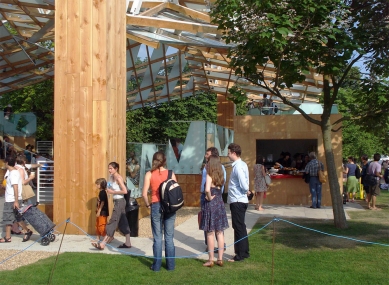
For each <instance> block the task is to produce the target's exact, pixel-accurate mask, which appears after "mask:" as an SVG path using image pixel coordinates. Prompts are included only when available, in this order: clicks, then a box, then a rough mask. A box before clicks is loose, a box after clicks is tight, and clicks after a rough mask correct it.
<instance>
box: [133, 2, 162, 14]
mask: <svg viewBox="0 0 389 285" xmlns="http://www.w3.org/2000/svg"><path fill="white" fill-rule="evenodd" d="M166 7H167V3H161V4H159V5H157V6H155V7H153V8H150V9H148V10H146V11H144V12H142V13H140V14H139V15H141V16H154V15H156V14H158V13H159V12H161V11H162V10H164V9H166Z"/></svg>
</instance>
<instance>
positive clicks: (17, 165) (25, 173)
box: [15, 164, 28, 183]
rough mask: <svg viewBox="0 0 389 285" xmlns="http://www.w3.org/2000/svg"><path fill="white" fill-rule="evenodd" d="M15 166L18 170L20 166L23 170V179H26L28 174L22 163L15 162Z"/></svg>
mask: <svg viewBox="0 0 389 285" xmlns="http://www.w3.org/2000/svg"><path fill="white" fill-rule="evenodd" d="M15 168H16V169H17V170H19V169H20V168H22V169H23V172H24V180H27V179H28V174H27V171H26V168H25V167H24V166H23V165H20V164H16V165H15ZM22 183H23V179H22Z"/></svg>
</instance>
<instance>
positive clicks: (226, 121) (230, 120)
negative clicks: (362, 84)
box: [217, 94, 235, 129]
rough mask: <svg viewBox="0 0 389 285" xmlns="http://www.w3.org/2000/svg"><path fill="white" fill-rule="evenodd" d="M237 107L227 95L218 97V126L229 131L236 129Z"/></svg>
mask: <svg viewBox="0 0 389 285" xmlns="http://www.w3.org/2000/svg"><path fill="white" fill-rule="evenodd" d="M234 115H235V105H234V103H233V102H232V101H229V100H227V98H226V96H225V95H220V94H218V95H217V124H218V125H220V126H223V127H226V128H229V129H233V128H234Z"/></svg>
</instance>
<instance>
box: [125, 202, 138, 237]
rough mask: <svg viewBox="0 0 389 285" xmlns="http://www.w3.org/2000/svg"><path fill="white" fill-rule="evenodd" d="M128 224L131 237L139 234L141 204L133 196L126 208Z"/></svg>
mask: <svg viewBox="0 0 389 285" xmlns="http://www.w3.org/2000/svg"><path fill="white" fill-rule="evenodd" d="M126 213H127V214H126V216H127V220H128V226H129V227H130V231H131V234H130V236H131V237H137V236H139V205H138V203H137V202H136V200H135V199H134V198H131V199H130V201H129V203H128V206H127V208H126Z"/></svg>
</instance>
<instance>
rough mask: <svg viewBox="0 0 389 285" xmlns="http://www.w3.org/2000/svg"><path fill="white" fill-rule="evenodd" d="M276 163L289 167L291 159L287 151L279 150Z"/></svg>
mask: <svg viewBox="0 0 389 285" xmlns="http://www.w3.org/2000/svg"><path fill="white" fill-rule="evenodd" d="M276 165H281V166H282V168H283V167H291V166H292V159H291V158H290V153H289V152H281V155H280V158H279V159H278V160H277V162H276Z"/></svg>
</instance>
